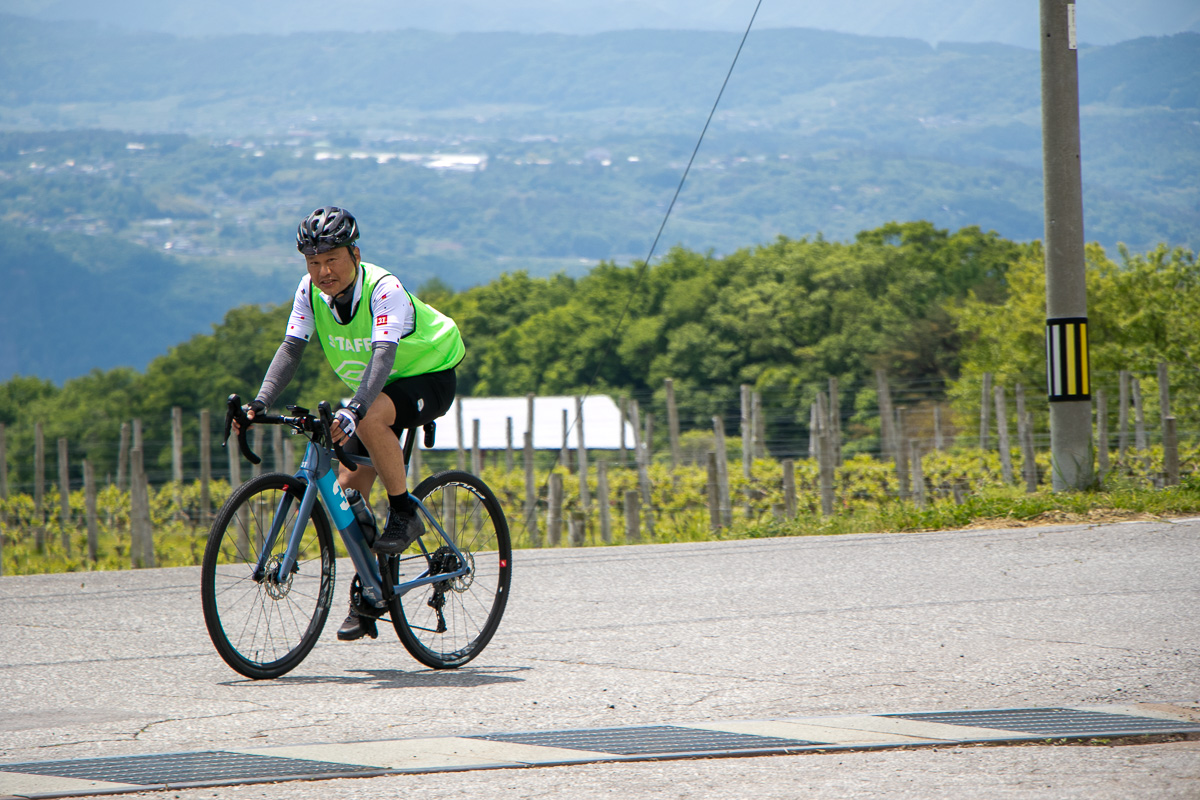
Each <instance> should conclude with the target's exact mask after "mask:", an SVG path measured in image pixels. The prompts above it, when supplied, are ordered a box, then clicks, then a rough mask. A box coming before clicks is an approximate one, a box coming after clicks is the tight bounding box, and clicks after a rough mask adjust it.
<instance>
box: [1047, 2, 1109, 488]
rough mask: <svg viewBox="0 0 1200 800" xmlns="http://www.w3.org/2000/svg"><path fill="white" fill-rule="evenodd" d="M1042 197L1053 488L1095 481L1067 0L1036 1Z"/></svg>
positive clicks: (1075, 90)
mask: <svg viewBox="0 0 1200 800" xmlns="http://www.w3.org/2000/svg"><path fill="white" fill-rule="evenodd" d="M1040 2H1041V33H1042V164H1043V171H1044V175H1045V194H1046V243H1045V251H1046V382H1047V394H1048V395H1049V399H1050V457H1051V473H1052V479H1053V487H1054V490H1055V491H1064V490H1079V489H1084V488H1087V487H1088V486H1090V485H1091V484H1092V482H1093V480H1094V476H1095V472H1094V469H1093V466H1092V464H1093V452H1092V395H1091V386H1090V383H1091V377H1090V374H1089V369H1088V326H1087V284H1086V279H1085V266H1084V254H1083V177H1082V171H1081V167H1080V147H1079V61H1078V51H1077V50H1076V42H1075V3H1074V2H1073V0H1040Z"/></svg>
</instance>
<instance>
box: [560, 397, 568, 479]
mask: <svg viewBox="0 0 1200 800" xmlns="http://www.w3.org/2000/svg"><path fill="white" fill-rule="evenodd" d="M570 437H571V412H569V411H567V409H565V408H564V409H563V410H562V449H561V450H560V451H559V453H558V463H560V464H562V468H563V469H565V470H567V471H568V472H570V471H571V439H570Z"/></svg>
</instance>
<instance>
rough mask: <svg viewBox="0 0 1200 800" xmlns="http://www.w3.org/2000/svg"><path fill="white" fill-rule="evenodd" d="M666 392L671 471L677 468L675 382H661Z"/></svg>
mask: <svg viewBox="0 0 1200 800" xmlns="http://www.w3.org/2000/svg"><path fill="white" fill-rule="evenodd" d="M663 385H664V386H665V387H666V390H667V434H668V435H669V436H670V440H671V469H672V470H676V469H678V468H679V464H680V456H679V409H678V407H676V405H675V381H673V380H672V379H670V378H666V379H664V380H663Z"/></svg>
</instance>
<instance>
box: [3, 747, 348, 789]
mask: <svg viewBox="0 0 1200 800" xmlns="http://www.w3.org/2000/svg"><path fill="white" fill-rule="evenodd" d="M364 771H369V768H368V767H363V766H360V765H355V764H333V763H330V762H327V761H306V760H303V759H297V758H279V757H277V756H260V755H249V754H243V753H222V752H208V753H172V754H168V755H151V756H126V757H118V758H85V759H79V760H77V761H31V762H28V763H24V764H0V772H20V773H24V774H26V775H52V776H54V777H59V778H80V779H83V780H89V781H108V782H110V783H131V784H136V785H139V786H154V785H158V784H185V783H214V782H216V783H223V782H226V781H249V780H254V779H257V778H298V777H312V776H315V775H329V774H334V773H338V774H340V773H348V772H353V773H362V772H364Z"/></svg>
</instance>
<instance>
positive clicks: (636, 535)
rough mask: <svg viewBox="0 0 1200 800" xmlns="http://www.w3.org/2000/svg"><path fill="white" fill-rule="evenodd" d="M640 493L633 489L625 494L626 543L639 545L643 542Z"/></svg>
mask: <svg viewBox="0 0 1200 800" xmlns="http://www.w3.org/2000/svg"><path fill="white" fill-rule="evenodd" d="M638 504H639V501H638V493H637V492H636V491H634V490H633V489H630V490H629V491H627V492H625V543H626V544H637V543H638V542H640V541H641V540H642V532H641V524H640V520H639V518H638V517H639V511H640V509H639V508H638Z"/></svg>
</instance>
